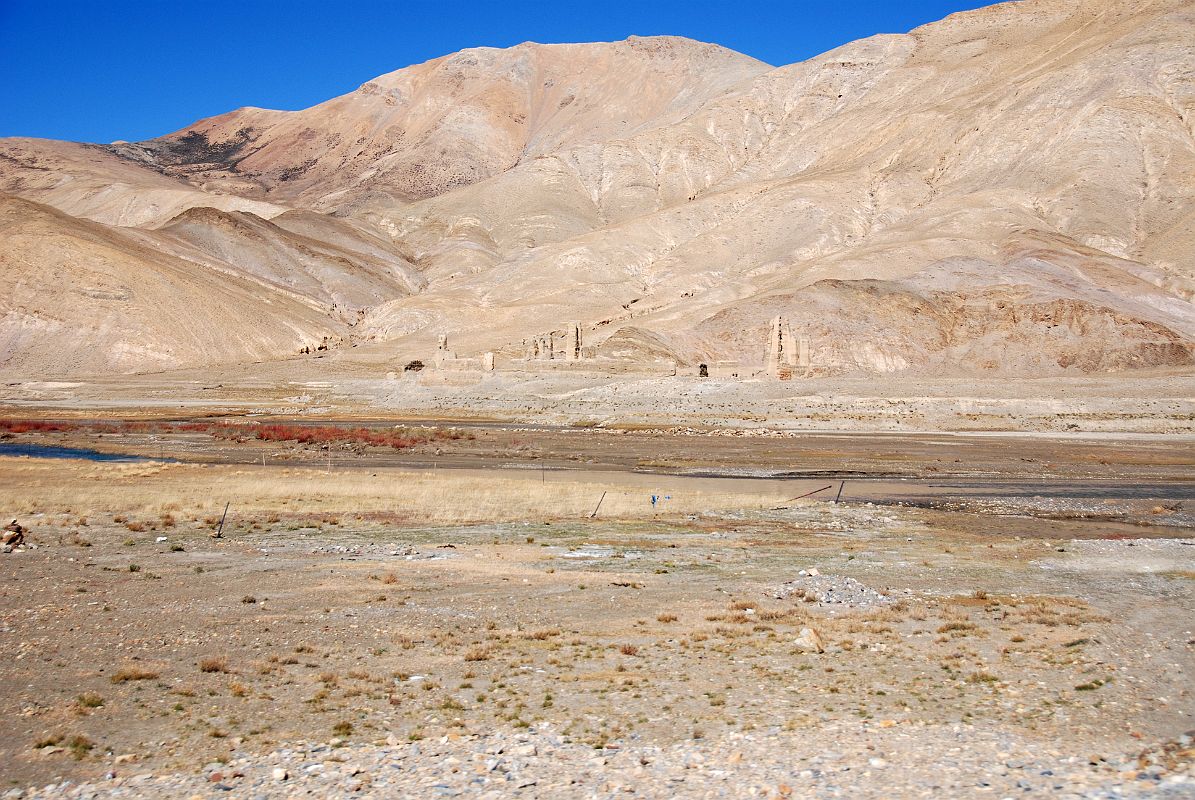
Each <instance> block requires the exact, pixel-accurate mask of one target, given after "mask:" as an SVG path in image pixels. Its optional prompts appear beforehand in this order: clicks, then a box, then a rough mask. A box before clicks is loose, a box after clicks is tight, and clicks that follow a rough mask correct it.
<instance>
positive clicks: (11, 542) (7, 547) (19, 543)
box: [0, 519, 25, 553]
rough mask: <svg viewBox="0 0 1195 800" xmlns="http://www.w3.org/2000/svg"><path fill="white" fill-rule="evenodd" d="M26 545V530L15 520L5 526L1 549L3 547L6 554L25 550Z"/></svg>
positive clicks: (0, 542) (0, 543) (0, 541)
mask: <svg viewBox="0 0 1195 800" xmlns="http://www.w3.org/2000/svg"><path fill="white" fill-rule="evenodd" d="M24 545H25V528H23V527H22V526H21V525H20V524H19V523H17V521H16V520H15V519H14V520H13V521H12V522H10V523H8V524H7V525H5V526H4V531H3V535H2V536H0V547H2V549H3V552H5V553H12V552H14V551H18V550H21V549H23V548H24Z"/></svg>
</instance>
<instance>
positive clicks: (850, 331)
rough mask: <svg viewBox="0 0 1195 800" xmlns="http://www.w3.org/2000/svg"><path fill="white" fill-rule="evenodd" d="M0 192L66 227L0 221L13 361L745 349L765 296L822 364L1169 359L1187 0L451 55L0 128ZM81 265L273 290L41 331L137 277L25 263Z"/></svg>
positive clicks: (1181, 318)
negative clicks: (7, 132)
mask: <svg viewBox="0 0 1195 800" xmlns="http://www.w3.org/2000/svg"><path fill="white" fill-rule="evenodd" d="M0 191H4V192H8V193H9V194H11V195H14V196H16V197H21V198H25V199H26V200H29V201H35V202H36V203H41V204H45V205H47V206H52V207H53V208H54V209H57V210H58V212H62V213H57V212H53V211H51V210H50V209H48V208H42V207H38V206H34V205H30V204H28V203H25V204H24V205H14V204H17V203H19V202H20V201H17V200H9V201H6V203H7V205H6V208H7V209H9V210H8V211H7V214H8V216H9V217H12V218H14V220H19V218H20V217H21V215H22V214H23V213H29V214H31V215H34V210H36V216H37V218H38V220H40V222H39V223H38V224H39V225H41V226H42V227H43V228H44V229H47V230H49V229H53V230H54V231H55V236H69V237H70V241H71V242H72V245H71V246H72V247H73V248H74V250H73V251H72V252H73V256H72V259H71V260H70V263H69V268H68V265H65V264H63V263H62V262H61V259H59V260H58V261H53V262H52V260H50V257H49V256H48V255H47V254H46V248H45V247H42V246H40V245H37V246H35V245H36V241H35V240H34V239H31V238H29V237H26V238H23V239H22V238H17V234H16V231H18V230H20V226H19V225H16V223H15V222H14V223H12V224H10V225H8V226H6V227H5V228H4V229H3V230H0V238H2V239H3V241H4V243H5V250H6V251H7V252H6V256H5V257H6V258H7V259H9V261H12V260H13V259H14V258H15V259H19V263H20V265H21V266H20V269H21V270H24V272H23V273H22V275H21V276H19V277H16V278H13V276H12V275H10V276H9V277H10V280H12V281H13V282H12V286H11V287H10V292H9V293H8V295H7V300H6V302H7V303H8V304H9V307H8V308H6V309H5V317H4V320H5V322H4V325H5V326H6V327H5V328H4V329H3V331H4V332H3V334H2V335H3V336H4V337H5V338H4V339H3V341H5V342H7V343H9V344H8V345H7V349H5V350H4V351H3V352H4V354H3V356H0V358H3V359H4V360H2V361H0V368H3V369H13V370H20V371H23V372H42V373H54V374H57V373H64V374H69V373H71V372H78V371H87V370H98V371H109V370H138V369H157V368H165V367H169V366H187V365H191V364H200V363H203V364H207V363H218V362H221V361H227V362H233V361H245V360H252V359H262V358H284V357H289V356H291V355H293V354H294V353H295V352H296V351H297V350H298V349H299V348H300V347H303V346H305V345H308V344H310V342H311V341H315V340H318V341H322V340H323V337H324V336H329V337H332V340H333V341H340V340H343V341H344V342H346V343H352V344H356V345H358V346H359V347H360V348H361V349H360V350H358V351H357V352H362V353H364V352H370V351H372V352H388V353H393V354H394V359H395V361H396V362H397V361H398V360H399V359H400V358H405V357H412V358H413V357H419V356H420V355H426V353H427V352H428V350H429V349H430V347H431V346H432V343H433V342H434V340H435V337H436V335H438V334H440V333H448V334H449V335H450V336H451V337H452V340H453V345H454V349H456V350H457V351H458V352H459V353H461V354H463V355H469V354H476V353H479V352H482V351H485V350H496V351H499V352H501V353H504V354H507V355H521V354H522V352H523V342H524V341H525V340H527V339H529V338H531V337H535V336H537V335H543V334H546V333H548V332H550V331H562V330H563V329H564V326H565V325H566V324H567V323H569V322H571V321H573V320H580V321H581V322H582V323H583V325H584V327H585V336H586V341H587V343H588V344H590V345H592V346H594V347H596V348H597V350H598V352H599V353H600V354H602V355H606V356H609V357H611V358H616V359H623V360H632V361H633V360H637V359H638V360H654V359H659V358H672V359H675V360H677V361H678V362H680V363H681V364H696V363H698V362H703V361H710V360H714V361H719V360H726V361H738V362H741V363H742V364H743V365H744V366H745V367H747V368H748V369H747V371H750V370H753V369H758V367H759V365H760V364H761V362H762V356H763V352H764V341H765V334H766V327H767V321H768V320H769V319H770V318H771V317H773V316H775V315H777V314H781V315H783V316H785V317H786V318H787V319H788V320H789V322H790V324H791V326H792V330H793V333H794V335H798V336H805V337H808V338H809V340H810V347H811V355H812V363H813V369H814V371H815V372H816V373H817V374H844V373H857V372H864V373H867V372H872V373H902V372H907V373H910V374H928V375H968V374H1008V375H1050V374H1067V373H1073V374H1083V373H1094V372H1117V371H1125V370H1133V369H1147V368H1148V369H1153V368H1167V369H1180V370H1186V369H1189V368H1190V366H1191V365H1192V363H1193V361H1195V308H1193V307H1192V299H1193V298H1195V263H1193V260H1195V255H1193V254H1195V196H1193V195H1195V8H1192V7H1191V6H1190V4H1189V3H1183V2H1177V1H1173V2H1165V1H1160V2H1090V1H1089V0H1074V1H1072V2H1066V1H1065V0H1054V1H1052V2H1036V1H1035V0H1026V1H1025V2H1020V3H1007V4H1002V5H997V6H992V7H989V8H985V9H981V10H978V11H974V12H967V13H962V14H956V15H952V16H951V17H948V18H947V19H945V20H943V21H941V22H938V23H934V24H931V25H927V26H925V27H922V28H919V29H917V30H914V31H913V32H911V33H909V34H907V35H883V36H876V37H872V38H870V39H865V40H861V41H858V42H854V43H852V44H849V45H846V46H844V47H841V48H838V49H837V50H834V51H831V52H829V53H826V54H825V55H823V56H820V57H818V58H815V59H812V60H810V61H807V62H803V63H799V64H793V65H790V66H786V67H779V68H771V67H768V66H767V65H764V64H761V63H760V62H757V61H754V60H752V59H750V58H747V57H745V56H741V55H738V54H735V53H732V52H730V51H727V50H725V49H722V48H719V47H716V46H713V45H704V44H700V43H696V42H691V41H688V40H684V39H677V38H672V37H661V38H647V39H640V38H635V39H631V40H628V41H626V42H618V43H611V44H592V45H533V44H525V45H520V46H518V47H515V48H511V49H509V50H494V49H488V48H480V49H475V50H466V51H462V52H461V53H458V54H455V55H453V56H447V57H445V58H441V59H436V60H434V61H430V62H428V63H426V64H421V65H417V66H414V67H409V68H407V69H403V70H399V71H398V72H394V73H391V74H389V75H386V76H383V77H381V78H378V79H376V80H374V81H371V82H369V83H367V84H365V85H364V86H362V87H361V88H360V89H358V90H357V91H355V92H352V93H350V94H348V95H344V96H343V97H339V98H335V99H333V100H330V101H328V102H326V103H323V104H321V105H319V106H315V107H313V108H310V109H307V110H305V111H298V112H280V111H265V110H261V109H241V110H239V111H235V112H232V113H230V114H226V115H223V116H221V117H216V118H213V119H210V120H204V121H201V122H199V123H196V124H195V125H193V126H191V127H190V128H187V129H185V130H183V131H180V132H178V133H175V134H172V135H170V136H167V137H163V138H162V139H157V140H152V141H148V142H141V143H136V144H126V143H118V144H115V145H110V146H104V147H99V146H91V145H75V144H70V143H62V142H46V141H38V140H27V139H8V140H0ZM21 209H24V210H21ZM84 220H86V221H84ZM82 230H85V231H86V232H87V235H86V236H84V235H83V234H82V233H80V231H82ZM100 241H102V246H101V245H100V244H98V242H100ZM39 259H47V260H46V261H44V262H43V261H41V260H39ZM51 262H52V263H51ZM93 262H100V263H103V264H105V265H106V266H105V269H106V270H107V271H108V274H110V279H111V280H112V281H117V282H119V281H120V280H122V276H124V277H123V280H125V281H126V283H128V284H130V285H131V283H132V282H134V280H135V279H136V280H144V279H145V276H146V275H150V274H156V272H155V271H156V270H163V269H167V268H170V269H180V270H183V271H184V272H185V273H186V276H187V281H186V291H188V292H196V293H200V294H202V293H203V292H205V291H208V287H216V286H219V287H234V286H235V287H239V288H238V291H239V290H240V289H241V288H243V289H244V290H245V292H246V296H245V297H244V298H243V301H244V302H245V303H248V304H249V306H248V307H254V306H255V305H256V306H257V307H260V309H259V310H260V313H257V312H256V311H247V313H245V315H244V317H243V318H241V317H238V318H237V319H235V320H224V321H223V322H222V323H221V324H223V325H224V329H223V330H221V331H219V332H215V331H204V330H199V329H196V328H194V327H189V328H188V329H187V330H186V331H174V332H173V333H170V332H168V331H167V330H166V329H167V328H170V327H171V323H170V322H169V321H167V320H163V319H158V320H154V326H155V328H161V330H159V331H157V332H156V333H155V332H153V331H146V330H143V329H142V328H140V327H138V326H137V325H132V324H131V323H128V322H123V323H122V325H121V326H116V327H112V328H104V331H105V332H104V333H103V336H102V337H101V338H100V339H96V340H95V341H89V340H79V341H78V342H77V343H76V344H74V345H71V344H69V343H65V342H60V341H58V340H53V339H52V338H51V334H50V333H49V332H47V331H46V330H44V329H43V328H42V327H41V326H40V322H39V320H40V318H39V317H36V316H34V317H31V316H29V315H30V302H31V298H33V297H37V298H39V299H37V301H36V302H35V303H34V305H38V306H39V309H38V311H39V313H40V314H43V315H44V314H46V313H49V312H52V313H53V314H54V315H55V318H56V319H61V320H63V321H64V322H65V324H70V320H72V319H75V318H76V317H77V318H78V319H80V320H84V319H93V318H99V317H103V318H105V319H109V318H113V319H115V318H118V317H108V316H106V315H107V314H109V313H110V312H109V311H108V310H105V309H108V306H102V304H103V303H107V304H109V306H110V305H111V304H113V303H119V302H124V303H126V304H127V305H126V306H124V308H125V309H126V312H125V313H126V315H128V316H131V317H136V316H137V315H139V314H141V313H144V308H143V307H142V306H141V305H139V304H140V303H141V302H142V298H143V297H144V295H143V294H141V293H134V294H133V295H132V298H131V299H127V300H124V301H116V300H111V299H105V300H102V301H101V300H97V299H95V298H91V297H83V296H80V297H75V296H73V295H72V296H71V298H70V302H69V303H67V302H65V301H63V302H61V305H59V306H55V305H53V303H54V302H55V301H54V300H53V299H52V298H49V297H46V298H44V299H42V298H41V296H40V295H36V294H35V292H36V284H37V281H38V276H39V274H42V273H39V270H50V269H59V270H66V272H60V279H61V280H64V281H66V283H67V284H68V285H70V284H72V283H73V282H80V283H83V282H85V281H86V280H90V278H85V277H84V276H85V275H87V274H90V272H89V271H90V270H91V269H92V263H93ZM116 263H120V264H124V265H125V267H124V268H125V269H127V270H128V274H127V275H125V274H124V273H122V272H121V271H120V270H121V268H119V267H117V266H114V264H116ZM54 264H58V266H56V267H55V266H54ZM11 270H12V268H11V267H10V271H11ZM121 285H125V284H121ZM178 291H180V292H181V291H182V289H179V290H178ZM118 294H119V293H118ZM122 296H123V295H122ZM167 296H168V295H167ZM189 296H190V295H188V297H189ZM179 297H180V302H190V301H189V300H186V301H184V300H182V299H181V298H182V297H183V295H181V294H180V295H179ZM133 298H135V299H133ZM238 298H239V299H238V302H241V301H242V299H241V298H240V296H239V295H238ZM64 300H65V298H64ZM154 302H157V300H155V301H154ZM217 305H218V304H217ZM202 306H203V304H202V303H200V304H198V305H197V306H196V307H197V308H198V307H202ZM248 307H247V308H248ZM299 309H301V311H300V310H299ZM292 311H293V313H294V314H295V315H296V316H295V318H294V319H289V318H288V317H287V315H288V314H290V313H292ZM213 313H214V312H213ZM272 320H278V322H279V324H282V323H283V321H287V322H291V323H293V333H290V334H288V333H286V330H287V329H286V327H285V324H282V327H281V328H277V329H275V328H270V327H269V325H270V324H273V323H272V322H271V321H272ZM10 330H11V331H13V333H12V334H11V335H10V334H9V333H8V331H10ZM89 330H90V329H89ZM96 335H97V336H99V334H96ZM132 336H147V337H149V338H147V339H140V340H138V341H137V342H135V343H134V342H132V341H131V340H126V339H125V338H122V337H132ZM156 337H164V338H163V339H162V341H163V342H165V341H167V340H171V337H175V338H177V337H184V338H187V339H188V340H192V341H193V340H196V339H203V340H204V342H205V344H202V345H198V344H197V345H196V346H194V347H192V348H182V347H180V346H174V345H172V346H170V347H165V346H159V342H158V339H157V338H156ZM288 337H289V338H288ZM217 340H219V341H221V342H222V344H221V345H220V346H219V347H216V346H215V345H214V344H213V343H214V342H216V341H217ZM607 340H608V342H607ZM43 341H44V342H47V343H51V344H47V345H46V346H45V347H43V345H42V343H43ZM117 343H120V344H119V345H118V344H117ZM117 346H118V347H119V348H121V352H122V353H123V355H122V356H121V357H120V359H117V360H112V359H108V360H104V359H94V358H91V357H83V356H82V355H79V356H78V357H74V356H72V357H67V356H65V355H63V354H62V353H61V352H60V351H61V348H63V347H65V348H67V349H68V350H69V349H70V348H71V347H75V348H76V349H82V348H89V349H88V352H89V353H90V348H95V347H101V348H102V347H117ZM142 348H147V349H145V350H144V352H143V350H142ZM43 351H44V352H47V353H48V352H54V353H57V354H58V355H56V356H55V358H49V356H46V357H45V358H46V360H44V361H43V360H42V356H38V355H36V353H40V352H43Z"/></svg>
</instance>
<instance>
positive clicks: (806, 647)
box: [793, 628, 826, 653]
mask: <svg viewBox="0 0 1195 800" xmlns="http://www.w3.org/2000/svg"><path fill="white" fill-rule="evenodd" d="M793 644H794V645H796V647H797V649H798V650H803V651H805V652H807V653H824V652H826V648H825V646H824V645H823V644H822V637H820V636H818V635H817V631H815V630H814V629H813V628H801V633H800V634H799V635H798V636H797V638H796V639H794V640H793Z"/></svg>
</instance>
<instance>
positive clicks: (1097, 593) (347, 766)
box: [0, 458, 1195, 797]
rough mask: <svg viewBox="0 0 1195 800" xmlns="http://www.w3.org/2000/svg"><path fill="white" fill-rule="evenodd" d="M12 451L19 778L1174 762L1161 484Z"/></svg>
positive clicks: (1191, 603)
mask: <svg viewBox="0 0 1195 800" xmlns="http://www.w3.org/2000/svg"><path fill="white" fill-rule="evenodd" d="M0 474H2V479H3V481H4V485H5V487H6V491H5V494H4V497H3V509H2V511H3V513H5V514H7V515H8V518H12V517H18V518H19V519H20V520H21V522H22V523H23V524H25V525H27V526H29V527H30V533H29V541H30V542H32V543H33V544H34V545H35V547H34V548H32V549H25V550H24V551H22V552H14V553H9V554H4V555H0V580H2V584H0V586H2V591H3V596H4V610H3V615H2V623H0V645H2V647H3V652H4V653H5V654H6V658H5V660H4V662H3V667H2V673H0V676H2V679H3V686H4V687H5V688H4V690H3V691H2V692H0V715H2V716H3V719H4V720H5V730H6V732H7V734H6V736H5V737H4V739H3V742H2V743H0V763H3V764H4V767H3V773H2V774H3V777H4V780H5V781H6V782H7V784H8V785H9V787H12V789H11V793H12V794H13V795H14V796H18V795H20V794H22V793H23V794H24V795H26V796H39V797H62V796H99V797H108V796H125V797H188V796H192V795H197V796H200V797H215V796H234V797H259V796H260V797H292V796H318V797H327V796H353V797H358V796H361V797H367V796H374V797H395V796H412V797H433V796H458V795H459V796H492V797H506V796H512V795H518V796H526V797H593V796H598V797H612V796H619V797H625V796H655V797H673V796H683V797H704V796H729V797H739V796H759V797H790V796H791V797H835V796H842V797H869V796H874V797H904V796H907V797H921V796H953V797H968V796H994V797H1009V796H1016V797H1020V796H1027V797H1034V796H1042V797H1045V796H1050V797H1054V796H1068V795H1071V796H1087V797H1120V796H1163V797H1165V796H1170V797H1186V796H1190V795H1191V794H1192V792H1195V772H1193V767H1192V756H1193V755H1195V752H1193V751H1192V742H1191V740H1190V738H1189V735H1188V734H1187V732H1188V731H1190V730H1191V729H1193V728H1195V720H1193V719H1192V714H1193V713H1195V702H1193V700H1192V697H1191V695H1190V692H1191V689H1190V685H1191V675H1192V667H1193V666H1195V658H1193V642H1195V632H1193V630H1192V629H1193V628H1195V624H1193V622H1192V610H1193V609H1195V583H1193V579H1195V546H1193V545H1192V540H1191V539H1190V538H1189V536H1190V529H1189V528H1186V527H1184V526H1185V525H1186V522H1185V521H1186V519H1187V517H1186V516H1185V515H1187V514H1188V513H1189V509H1188V508H1186V507H1185V505H1184V504H1183V502H1182V501H1179V502H1178V504H1177V505H1176V506H1175V507H1173V508H1169V509H1166V510H1165V513H1161V514H1157V515H1154V517H1153V519H1155V520H1160V519H1161V518H1165V519H1166V520H1168V522H1167V523H1166V526H1164V527H1163V528H1157V529H1156V528H1153V527H1151V526H1150V524H1149V523H1150V519H1151V517H1150V514H1149V513H1148V511H1142V512H1141V514H1140V518H1139V519H1135V520H1134V522H1133V527H1132V528H1130V529H1129V530H1130V531H1137V532H1139V533H1140V535H1126V534H1124V533H1123V531H1121V530H1120V529H1116V530H1117V532H1116V533H1115V534H1107V533H1106V532H1105V533H1101V531H1105V529H1104V528H1101V527H1100V524H1101V523H1100V522H1099V521H1098V520H1097V521H1094V522H1090V523H1088V522H1085V521H1084V520H1082V519H1075V518H1068V519H1067V520H1066V522H1065V524H1062V523H1059V525H1061V527H1056V528H1051V529H1050V530H1053V531H1056V533H1054V534H1051V533H1050V532H1049V531H1047V532H1045V533H1043V530H1042V528H1041V526H1042V521H1041V520H1038V519H1034V518H1032V517H1026V516H1018V515H1016V514H1011V515H1010V514H998V515H997V514H994V513H992V512H991V510H990V509H985V508H984V507H982V506H976V507H969V508H967V509H962V510H956V509H951V508H936V507H924V506H917V505H904V506H896V505H883V504H872V503H870V502H868V501H866V500H862V499H859V500H850V501H849V502H844V503H841V504H838V505H835V504H834V503H832V502H829V501H826V500H817V499H807V500H801V501H795V502H793V501H789V500H788V497H787V496H786V492H785V491H784V490H785V489H786V488H787V487H784V486H779V485H777V484H775V483H772V482H767V481H754V482H753V481H739V482H737V483H735V482H720V483H701V482H699V481H698V482H693V481H689V480H688V479H681V478H670V477H668V476H655V477H653V478H652V479H651V480H652V481H653V482H652V483H651V484H650V485H648V484H638V483H628V482H626V481H620V480H618V479H616V476H614V475H609V476H605V477H603V476H602V475H600V474H586V475H584V476H577V475H574V476H570V475H567V474H549V475H547V476H538V477H537V476H535V475H534V474H521V475H510V474H502V475H500V476H497V477H495V476H493V475H485V474H478V473H477V472H476V471H468V472H465V471H459V472H458V471H452V470H439V471H428V472H416V471H411V470H404V469H400V468H396V467H393V466H376V467H370V468H368V469H361V468H356V469H349V468H341V467H337V466H331V467H325V468H324V469H318V468H315V467H313V466H311V465H307V466H301V465H294V466H288V465H270V464H268V465H266V466H256V467H254V466H252V465H245V464H242V465H234V464H207V465H202V464H189V463H179V464H159V463H153V462H142V463H117V464H104V463H100V464H97V463H89V462H84V461H76V460H56V461H51V460H45V459H36V458H3V459H0ZM603 492H604V493H605V494H606V499H605V500H604V501H602V505H601V509H600V513H599V514H598V516H597V517H596V518H593V517H591V513H592V512H593V511H594V506H595V505H596V504H597V501H598V498H600V497H601V496H602V494H603ZM653 494H654V495H656V497H657V503H656V505H655V506H653V505H652V504H651V501H650V497H651V496H652V495H653ZM225 502H230V503H231V504H232V509H231V511H230V513H229V517H228V520H227V522H226V524H225V528H224V536H223V538H221V539H213V538H211V533H212V532H213V529H214V528H215V527H216V526H217V525H218V524H219V518H220V516H221V514H222V510H223V507H224V503H225ZM1172 505H1174V504H1173V503H1172ZM1088 525H1090V527H1089V528H1085V527H1084V526H1088ZM33 787H41V788H33ZM0 796H2V793H0Z"/></svg>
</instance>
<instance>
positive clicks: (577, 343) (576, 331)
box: [564, 322, 582, 361]
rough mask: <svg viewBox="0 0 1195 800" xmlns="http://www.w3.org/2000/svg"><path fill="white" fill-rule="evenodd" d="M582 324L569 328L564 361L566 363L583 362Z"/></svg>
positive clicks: (575, 323) (578, 323) (576, 323)
mask: <svg viewBox="0 0 1195 800" xmlns="http://www.w3.org/2000/svg"><path fill="white" fill-rule="evenodd" d="M581 347H582V341H581V323H580V322H574V323H573V324H572V325H570V326H569V330H568V334H567V341H566V342H565V350H564V360H565V361H580V360H581Z"/></svg>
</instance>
